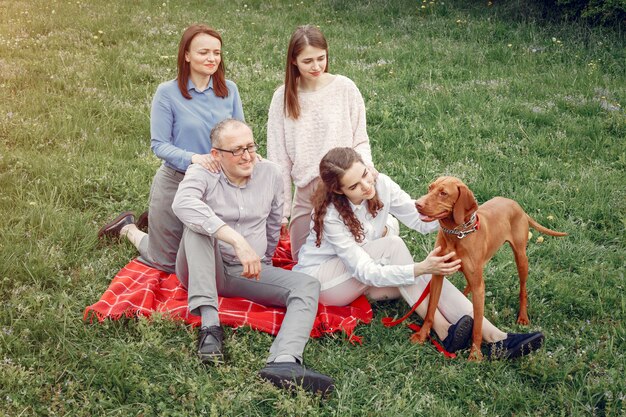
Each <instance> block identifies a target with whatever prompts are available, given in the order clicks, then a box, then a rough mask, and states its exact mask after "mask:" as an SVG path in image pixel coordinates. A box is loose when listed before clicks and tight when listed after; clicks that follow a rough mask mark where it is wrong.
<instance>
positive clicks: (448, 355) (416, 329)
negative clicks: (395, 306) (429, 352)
mask: <svg viewBox="0 0 626 417" xmlns="http://www.w3.org/2000/svg"><path fill="white" fill-rule="evenodd" d="M429 293H430V281H428V284H426V288H424V291H423V292H422V295H420V298H419V299H418V300H417V301H416V302H415V304H413V307H411V309H410V310H409V312H408V313H406V314H405V315H404V316H402V317H400V318H399V319H397V320H394V319H393V318H391V317H383V319H382V320H381V321H382V323H383V325H384V326H385V327H393V326H397V325H398V324H400V323H402V322H403V321H404V320H406V319H408V318H409V316H410V315H411V314H413V313H414V312H415V310H417V307H419V306H420V304H422V301H424V299H425V298H426V297H428V294H429ZM408 327H409V329H411V330H413V331H414V332H419V331H420V330H421V329H422V328H421V327H420V326H419V325H418V324H415V323H411V324H409V325H408ZM427 338H428V340H430V342H431V343H432V344H433V345H434V346H435V349H437V350H438V351H439V352H441V353H443V354H444V356H445V357H446V358H456V354H454V353H451V352H448V351H447V350H446V349H444V347H443V346H441V344H440V343H439V342H437V341H436V340H435V339H433V338H432V337H430V335H429V336H427Z"/></svg>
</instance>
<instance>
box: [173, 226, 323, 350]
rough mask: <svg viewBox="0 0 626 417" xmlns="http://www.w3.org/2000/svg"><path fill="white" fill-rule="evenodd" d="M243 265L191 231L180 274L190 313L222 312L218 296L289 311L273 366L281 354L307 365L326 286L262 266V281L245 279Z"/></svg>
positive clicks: (182, 249) (276, 343) (181, 252)
mask: <svg viewBox="0 0 626 417" xmlns="http://www.w3.org/2000/svg"><path fill="white" fill-rule="evenodd" d="M242 271H243V267H242V266H241V265H228V264H225V263H223V262H222V256H221V255H220V254H219V248H218V247H217V241H216V240H215V239H214V238H212V237H209V236H206V235H203V234H200V233H196V232H194V231H192V230H190V229H188V228H186V227H185V229H184V232H183V238H182V240H181V243H180V247H179V250H178V257H177V260H176V276H177V277H178V279H179V280H180V282H181V283H182V284H183V286H185V287H186V288H187V291H188V293H189V311H190V312H191V314H195V315H199V314H200V312H199V307H200V306H203V305H210V306H213V307H215V309H217V306H218V299H217V295H218V294H219V295H220V296H223V297H242V298H246V299H248V300H251V301H254V302H255V303H259V304H262V305H266V306H273V307H286V308H287V312H286V314H285V317H284V319H283V323H282V325H281V327H280V330H279V332H278V334H277V335H276V339H275V340H274V343H273V344H272V346H271V348H270V354H269V357H268V358H267V362H272V361H273V360H274V359H276V357H277V356H279V355H291V356H293V357H295V358H297V359H298V360H300V361H302V353H303V351H304V347H305V345H306V343H307V341H308V340H309V335H310V334H311V328H312V327H313V322H314V321H315V315H316V314H317V300H318V297H319V292H320V283H319V281H318V280H317V279H315V278H313V277H311V276H309V275H306V274H302V273H299V272H294V271H288V270H285V269H282V268H276V267H273V266H271V265H265V264H262V270H261V275H260V279H259V280H258V281H257V280H255V279H248V278H244V277H242V276H241V272H242Z"/></svg>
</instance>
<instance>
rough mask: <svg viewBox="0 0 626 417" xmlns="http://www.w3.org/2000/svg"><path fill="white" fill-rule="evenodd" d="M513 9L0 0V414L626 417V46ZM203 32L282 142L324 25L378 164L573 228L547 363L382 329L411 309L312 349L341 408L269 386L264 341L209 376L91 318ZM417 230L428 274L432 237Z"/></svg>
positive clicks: (546, 282) (550, 291)
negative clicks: (157, 127)
mask: <svg viewBox="0 0 626 417" xmlns="http://www.w3.org/2000/svg"><path fill="white" fill-rule="evenodd" d="M494 3H495V4H491V2H489V3H488V2H487V1H482V2H467V1H462V0H455V1H452V0H446V1H445V2H444V1H428V2H427V1H421V0H420V1H408V0H396V1H392V2H388V1H385V0H365V1H342V0H320V1H312V2H303V1H302V2H298V1H295V0H294V1H293V2H289V1H276V0H275V1H260V0H246V1H239V0H236V1H226V0H224V1H214V2H202V1H189V2H177V1H170V0H166V1H161V0H160V1H147V0H132V1H126V0H111V1H107V2H98V1H56V0H51V1H41V0H37V1H17V0H4V1H2V2H0V97H1V99H0V219H2V220H1V226H0V297H1V299H2V308H0V415H7V416H30V415H51V416H74V415H78V416H96V415H107V416H129V415H143V416H152V415H159V416H160V415H163V416H192V415H211V416H262V415H279V416H292V415H294V416H296V415H297V416H305V415H311V416H313V415H315V416H318V415H322V416H379V415H385V416H412V415H415V416H419V415H429V416H464V415H485V416H510V415H516V416H583V415H585V416H586V415H597V416H624V415H626V414H625V411H624V408H625V405H626V404H625V402H626V401H625V396H626V382H625V378H624V374H625V373H626V369H625V368H626V353H625V351H626V343H625V338H626V329H625V321H624V317H625V308H626V301H625V297H624V293H625V292H624V289H625V288H624V287H625V285H626V283H625V281H624V264H625V257H624V255H625V233H624V229H625V226H626V187H625V185H624V184H625V180H626V175H625V165H626V147H625V143H624V142H625V138H626V115H625V113H624V109H623V108H622V106H624V103H625V102H626V48H625V42H624V33H623V32H620V31H619V30H617V29H603V28H587V27H583V26H579V25H576V24H559V23H546V22H541V21H540V20H538V19H537V18H536V17H535V13H534V12H533V10H532V9H527V8H526V6H525V5H524V4H523V3H530V2H521V1H509V2H504V4H501V3H500V2H494ZM194 22H204V23H207V24H209V25H211V26H213V27H215V28H217V29H218V30H219V31H220V32H221V33H222V35H223V37H224V42H225V43H224V46H223V49H224V51H225V63H226V68H227V73H228V78H230V79H232V80H234V81H235V82H236V83H237V84H238V86H239V88H240V92H241V95H242V99H243V102H244V111H245V114H246V118H247V120H248V122H249V123H250V124H251V125H252V127H253V129H254V133H255V136H256V138H257V139H258V141H259V143H261V144H262V145H264V144H265V124H266V121H267V110H268V107H269V102H270V99H271V96H272V93H273V91H274V89H275V88H276V87H277V86H278V85H279V84H280V83H281V80H282V74H283V59H284V54H285V51H286V46H287V42H288V39H289V35H290V33H291V32H292V30H293V29H294V28H295V27H296V26H297V25H299V24H304V23H313V24H317V25H319V26H320V27H321V28H322V30H323V31H324V32H325V34H326V36H327V38H328V41H329V43H330V48H331V49H330V69H331V72H334V73H339V74H343V75H346V76H348V77H350V78H351V79H353V80H354V81H355V82H356V84H357V85H358V86H359V88H360V90H361V92H362V94H363V96H364V99H365V102H366V106H367V115H368V132H369V135H370V138H371V142H372V147H373V152H374V160H375V163H376V165H377V168H378V169H379V170H380V171H381V172H385V173H387V174H389V175H390V176H391V177H392V178H394V179H395V180H396V181H397V182H398V183H400V184H401V185H402V186H403V187H404V189H405V190H407V191H408V192H409V193H410V194H411V195H414V196H419V195H421V194H422V193H424V191H425V190H426V186H427V184H428V183H429V182H430V181H431V180H432V179H434V178H436V177H437V176H438V175H441V174H444V173H445V174H453V175H457V176H459V177H461V178H462V179H464V181H465V182H466V183H467V184H469V185H470V187H471V188H472V189H473V191H474V192H475V194H476V196H477V198H478V200H479V202H484V201H486V200H488V199H489V198H491V197H493V196H496V195H503V196H507V197H510V198H513V199H515V200H517V201H518V202H519V203H520V204H521V205H522V206H523V207H525V209H526V211H527V212H528V213H529V214H530V215H531V216H533V217H534V218H536V219H537V220H538V221H539V222H540V223H542V224H544V225H545V226H548V227H551V228H553V229H556V230H561V231H565V232H567V233H569V236H568V237H565V238H552V237H546V238H545V240H544V241H543V242H540V241H538V240H537V237H538V234H537V233H535V236H534V237H533V238H532V239H531V241H530V243H529V248H528V253H529V258H530V269H531V272H530V279H529V284H528V291H529V299H530V307H529V312H530V316H531V321H532V323H531V325H530V330H541V331H543V332H544V333H545V334H546V344H545V346H544V348H543V349H542V350H540V351H539V352H537V353H536V354H534V355H532V356H530V357H527V358H523V359H521V360H518V361H514V362H488V361H485V362H482V363H468V362H467V360H466V359H465V358H466V357H467V352H465V353H464V354H463V353H462V354H461V355H460V356H461V357H460V358H459V359H456V360H446V359H445V358H443V357H442V356H441V355H440V354H438V353H437V352H436V351H435V350H434V349H433V348H432V346H428V345H425V346H416V345H411V344H410V343H409V341H408V337H409V331H408V330H407V329H406V328H402V327H397V328H393V329H385V328H383V327H382V325H381V324H380V318H382V317H384V316H387V315H401V314H403V313H404V312H405V311H406V308H407V307H406V306H405V305H404V304H403V303H402V302H399V301H398V302H387V303H380V304H376V305H374V314H375V319H374V321H373V323H372V324H371V325H368V326H361V327H359V328H358V329H357V334H358V335H359V336H362V337H363V338H364V344H363V345H362V346H352V345H350V344H349V343H347V341H346V340H345V339H344V338H342V337H326V338H324V339H315V340H311V342H310V343H309V345H308V347H307V350H306V352H305V355H306V361H307V363H308V364H310V365H311V366H313V367H314V368H316V369H317V370H319V371H321V372H324V373H326V374H329V375H331V376H333V377H334V378H335V379H336V382H337V391H336V392H335V394H334V395H333V396H332V397H331V398H330V399H328V400H321V399H320V398H318V397H314V396H311V395H307V394H306V393H304V392H299V393H297V394H296V395H290V394H288V393H285V392H283V391H280V390H277V389H275V388H273V387H272V386H271V385H269V384H266V383H262V382H261V381H260V380H259V379H258V378H257V376H256V374H257V371H258V370H259V369H260V368H261V367H262V364H263V361H264V359H265V357H266V352H267V350H268V348H269V346H270V344H271V341H272V338H271V337H270V336H268V335H266V334H261V333H258V332H255V331H251V330H249V329H239V330H237V331H232V330H231V329H227V340H226V343H227V349H228V351H229V356H230V360H229V362H228V363H227V365H225V366H223V367H220V368H217V369H212V368H211V369H206V368H204V367H202V366H201V365H200V364H199V363H198V361H197V360H196V358H195V357H194V346H195V331H194V330H193V329H190V328H187V327H185V326H183V325H181V324H177V323H173V322H171V321H170V320H168V319H166V318H161V317H154V318H153V319H151V320H146V319H138V320H122V321H119V322H105V323H104V324H89V323H84V322H83V321H82V315H83V310H84V308H85V307H86V306H87V305H90V304H92V303H94V302H95V301H97V300H98V298H99V297H100V295H101V294H102V293H103V292H104V290H105V289H106V288H107V286H108V284H109V282H110V280H111V278H112V277H113V276H114V275H115V273H116V272H117V271H118V270H119V269H120V268H121V267H122V266H124V265H125V264H126V263H127V262H128V261H129V260H130V259H132V258H133V257H135V256H136V251H135V250H134V248H133V247H132V246H131V245H130V244H127V243H124V244H120V245H105V244H102V243H100V242H98V240H97V238H96V231H97V230H98V228H99V227H100V225H101V224H102V223H103V222H104V221H105V220H106V219H108V218H110V217H111V216H113V215H115V214H117V213H118V212H119V211H121V210H124V209H132V210H135V211H137V212H141V211H143V210H144V209H145V208H146V207H147V199H148V192H149V187H150V183H151V179H152V176H153V175H154V172H155V170H156V169H157V167H158V166H159V160H158V159H157V158H156V157H155V156H154V155H153V154H152V153H151V151H150V132H149V112H150V102H151V98H152V95H153V94H154V91H155V89H156V87H157V85H158V84H159V83H160V82H163V81H165V80H168V79H171V78H173V77H174V75H175V55H176V50H177V44H178V40H179V38H180V34H181V32H182V30H183V29H184V28H185V27H186V26H188V25H189V24H191V23H194ZM262 148H263V149H264V146H262ZM262 153H264V150H263V151H262ZM402 233H403V235H404V236H405V237H406V239H407V241H408V242H409V243H410V248H411V250H412V252H413V253H414V256H415V257H416V259H422V258H423V257H424V256H425V254H426V253H427V251H428V250H429V248H431V247H432V244H433V242H434V236H426V237H423V236H421V235H417V234H416V233H413V232H408V231H407V230H406V229H404V230H403V232H402ZM452 281H453V282H454V283H455V285H457V286H458V287H460V288H463V287H464V280H463V277H462V276H461V275H458V274H457V275H455V276H454V277H452ZM486 282H487V291H488V296H487V300H486V306H485V311H486V315H487V317H488V318H490V319H491V320H492V321H493V322H495V323H496V324H497V325H498V326H499V327H501V328H502V329H504V330H506V331H510V332H516V331H526V329H524V328H521V327H520V326H518V325H516V324H515V319H516V314H517V303H518V301H517V296H518V288H519V284H518V281H517V277H516V270H515V265H514V262H513V258H512V254H511V251H510V250H509V249H508V248H507V249H502V250H501V251H500V252H499V253H498V254H497V255H496V257H495V258H494V259H493V260H492V261H491V263H490V264H489V266H488V268H487V271H486Z"/></svg>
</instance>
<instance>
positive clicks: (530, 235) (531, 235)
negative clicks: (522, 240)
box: [528, 230, 533, 240]
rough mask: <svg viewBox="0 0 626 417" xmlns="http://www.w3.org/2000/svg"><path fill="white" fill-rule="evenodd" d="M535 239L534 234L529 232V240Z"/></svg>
mask: <svg viewBox="0 0 626 417" xmlns="http://www.w3.org/2000/svg"><path fill="white" fill-rule="evenodd" d="M532 238H533V232H531V231H530V230H529V231H528V240H530V239H532Z"/></svg>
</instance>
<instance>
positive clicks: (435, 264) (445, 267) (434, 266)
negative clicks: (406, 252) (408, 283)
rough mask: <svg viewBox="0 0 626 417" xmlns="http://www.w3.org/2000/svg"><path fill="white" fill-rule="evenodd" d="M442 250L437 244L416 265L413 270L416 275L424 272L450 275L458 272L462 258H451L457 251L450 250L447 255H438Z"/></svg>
mask: <svg viewBox="0 0 626 417" xmlns="http://www.w3.org/2000/svg"><path fill="white" fill-rule="evenodd" d="M440 251H441V247H440V246H437V247H436V248H435V249H433V250H432V251H431V252H430V253H429V254H428V256H426V259H424V260H423V261H422V262H418V263H416V264H415V265H414V267H413V271H414V275H415V276H419V275H423V274H433V275H443V276H449V275H452V274H454V273H455V272H457V271H458V270H459V269H460V268H461V260H460V259H457V260H455V261H453V260H451V259H452V258H453V257H454V256H455V255H456V253H455V252H450V253H448V254H447V255H443V256H437V254H438V253H439V252H440Z"/></svg>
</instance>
